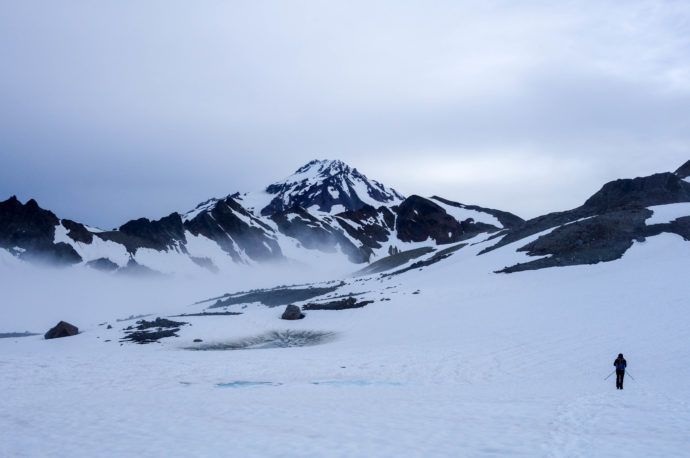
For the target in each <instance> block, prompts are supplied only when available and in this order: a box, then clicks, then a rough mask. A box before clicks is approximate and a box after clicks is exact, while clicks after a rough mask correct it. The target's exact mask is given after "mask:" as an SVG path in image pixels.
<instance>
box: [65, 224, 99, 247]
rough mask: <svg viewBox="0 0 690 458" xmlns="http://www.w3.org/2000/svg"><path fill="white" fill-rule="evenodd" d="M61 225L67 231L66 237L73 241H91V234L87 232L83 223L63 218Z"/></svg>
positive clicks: (87, 242)
mask: <svg viewBox="0 0 690 458" xmlns="http://www.w3.org/2000/svg"><path fill="white" fill-rule="evenodd" d="M62 225H63V226H65V229H67V230H68V231H69V232H67V237H69V238H71V239H72V240H74V241H75V242H80V243H86V244H89V243H91V242H93V234H92V233H91V232H89V230H88V229H86V226H84V225H83V224H81V223H77V222H75V221H72V220H71V219H63V220H62Z"/></svg>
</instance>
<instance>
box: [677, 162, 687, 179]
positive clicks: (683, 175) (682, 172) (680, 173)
mask: <svg viewBox="0 0 690 458" xmlns="http://www.w3.org/2000/svg"><path fill="white" fill-rule="evenodd" d="M676 175H678V176H679V177H680V178H688V177H690V161H688V162H686V163H685V164H683V165H681V166H680V167H678V170H676Z"/></svg>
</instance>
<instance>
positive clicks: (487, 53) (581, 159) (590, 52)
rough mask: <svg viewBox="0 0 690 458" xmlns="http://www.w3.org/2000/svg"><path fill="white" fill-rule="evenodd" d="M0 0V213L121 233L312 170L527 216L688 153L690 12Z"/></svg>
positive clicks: (488, 4) (658, 4) (566, 5)
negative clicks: (339, 170)
mask: <svg viewBox="0 0 690 458" xmlns="http://www.w3.org/2000/svg"><path fill="white" fill-rule="evenodd" d="M0 2H1V5H0V6H1V11H2V14H0V66H1V70H0V159H1V160H0V200H5V199H6V198H8V197H9V196H11V195H13V194H16V195H17V196H18V197H19V198H20V199H21V200H23V201H24V200H27V199H29V198H35V199H37V200H38V202H39V204H40V205H41V206H43V207H45V208H49V209H51V210H53V211H54V212H55V213H56V214H57V215H58V216H60V217H63V218H72V219H76V220H79V221H82V222H85V223H89V224H93V225H98V226H101V227H106V228H110V227H114V226H119V225H121V224H122V223H124V222H125V221H127V220H128V219H132V218H136V217H140V216H147V217H151V218H158V217H161V216H164V215H166V214H168V213H170V212H172V211H176V210H178V211H182V210H188V209H190V208H193V207H194V206H195V205H196V204H197V203H198V202H200V201H202V200H205V199H207V198H209V197H213V196H224V195H227V194H229V193H232V192H235V191H248V190H256V189H261V188H263V187H265V186H266V185H268V184H270V183H271V182H272V181H276V180H278V179H281V178H283V177H285V176H287V175H289V174H290V173H292V172H293V171H294V170H295V169H297V168H298V167H299V166H300V165H302V164H303V163H305V162H307V161H308V160H310V159H313V158H337V159H342V160H344V161H345V162H347V163H349V164H350V165H351V166H353V167H357V168H358V169H359V170H360V171H361V172H363V173H364V174H366V175H367V176H369V177H370V178H374V179H377V180H379V181H381V182H383V183H384V184H386V185H388V186H392V187H394V188H396V189H397V190H398V191H400V192H401V193H403V194H405V195H410V194H420V195H427V196H428V195H432V194H438V195H441V196H444V197H446V198H449V199H452V200H456V201H460V202H463V203H470V204H478V205H483V206H490V207H494V208H500V209H503V210H508V211H512V212H514V213H517V214H518V215H520V216H523V217H533V216H537V215H538V214H541V213H545V212H548V211H554V210H565V209H568V208H572V207H575V206H577V205H579V204H581V203H582V202H583V201H584V200H585V199H586V198H587V197H588V196H589V195H591V194H592V193H593V192H595V191H596V190H598V189H599V187H600V186H601V185H602V184H603V183H604V182H606V181H608V180H611V179H615V178H621V177H634V176H639V175H645V174H650V173H653V172H658V171H669V170H675V168H677V167H678V166H680V165H681V164H682V163H683V162H685V161H686V160H688V159H690V2H687V1H677V2H674V1H668V2H664V1H618V2H607V1H597V2H589V1H588V2H584V1H583V2H577V1H557V2H553V1H534V2H519V1H514V0H511V1H505V2H501V1H486V0H483V1H481V2H461V1H450V2H441V1H433V2H428V1H425V2H422V1H420V2H408V1H390V2H387V1H364V2H356V1H347V2H329V1H323V2H310V1H276V2H262V1H257V0H251V1H246V2H233V1H194V2H191V1H172V0H161V1H143V2H142V1H138V0H137V1H116V2H92V1H86V0H85V1H82V2H79V1H61V2H52V1H40V2H35V1H31V0H21V1H15V0H0Z"/></svg>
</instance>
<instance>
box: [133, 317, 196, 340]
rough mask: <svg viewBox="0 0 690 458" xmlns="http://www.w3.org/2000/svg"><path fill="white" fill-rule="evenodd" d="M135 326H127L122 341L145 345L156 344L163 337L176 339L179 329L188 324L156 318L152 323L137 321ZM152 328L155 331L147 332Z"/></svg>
mask: <svg viewBox="0 0 690 458" xmlns="http://www.w3.org/2000/svg"><path fill="white" fill-rule="evenodd" d="M136 324H137V325H138V326H136V327H134V326H129V327H128V328H126V329H125V334H126V336H125V337H124V338H122V340H123V341H124V340H130V341H132V342H136V343H140V344H146V343H152V342H157V341H158V340H159V339H163V338H165V337H178V335H177V332H178V331H179V330H180V327H181V326H184V325H186V324H189V323H187V322H184V321H172V320H168V319H165V318H161V317H158V318H156V319H155V320H153V321H146V320H141V321H137V322H136ZM153 328H156V330H155V331H148V329H153Z"/></svg>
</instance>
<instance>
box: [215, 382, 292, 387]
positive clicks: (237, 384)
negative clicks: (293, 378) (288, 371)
mask: <svg viewBox="0 0 690 458" xmlns="http://www.w3.org/2000/svg"><path fill="white" fill-rule="evenodd" d="M280 385H282V383H276V382H228V383H217V384H216V386H217V387H218V388H256V387H260V386H280Z"/></svg>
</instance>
